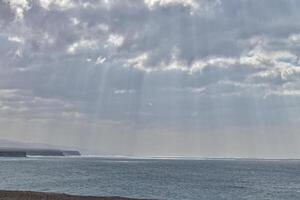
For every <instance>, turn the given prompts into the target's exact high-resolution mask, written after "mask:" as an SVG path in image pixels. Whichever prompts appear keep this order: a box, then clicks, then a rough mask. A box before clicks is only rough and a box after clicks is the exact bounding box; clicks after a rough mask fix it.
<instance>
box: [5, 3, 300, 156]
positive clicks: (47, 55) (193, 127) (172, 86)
mask: <svg viewBox="0 0 300 200" xmlns="http://www.w3.org/2000/svg"><path fill="white" fill-rule="evenodd" d="M298 8H300V2H299V1H297V0H266V1H259V0H251V1H249V0H241V1H236V0H226V1H225V0H224V1H222V0H184V1H183V0H145V1H142V0H110V1H107V0H90V1H81V0H62V1H57V0H34V1H28V0H0V114H1V120H2V121H1V123H3V125H2V127H3V130H7V131H6V132H7V133H3V134H4V135H3V137H11V138H21V139H28V140H33V139H32V138H31V137H32V136H31V134H33V133H34V134H33V135H34V137H36V138H39V139H37V140H45V141H51V142H53V141H54V140H55V138H56V137H57V136H60V137H71V138H73V139H72V140H71V142H70V145H82V146H90V143H91V141H90V140H88V141H86V142H83V141H80V139H79V138H80V137H83V136H86V138H92V139H93V138H99V140H101V139H103V138H110V140H113V141H115V140H116V141H117V140H118V138H120V137H124V138H127V139H126V140H128V141H127V143H126V144H127V146H126V145H125V147H124V149H122V151H128V152H129V153H133V154H134V151H135V150H132V149H131V150H128V148H129V147H130V146H131V145H132V144H135V145H137V146H139V144H141V143H143V144H144V143H145V141H146V138H148V137H150V136H149V134H150V135H152V136H153V138H154V139H153V141H156V139H157V140H160V137H164V136H163V133H162V132H164V133H166V134H170V136H169V139H170V140H172V139H176V138H181V139H178V140H179V141H180V142H182V143H183V144H185V143H184V139H183V138H184V137H187V138H191V141H192V140H193V138H194V139H195V138H198V139H199V140H201V138H202V139H203V138H206V139H207V137H211V138H212V139H210V140H212V141H211V142H212V143H213V142H216V140H218V139H226V138H231V136H232V138H233V139H232V140H231V141H227V142H228V145H229V146H230V144H239V143H241V140H242V139H241V138H244V137H251V135H255V136H253V140H254V141H256V142H257V141H258V140H259V138H258V137H260V136H258V135H257V134H258V133H261V134H262V135H263V137H264V138H265V140H264V142H263V143H259V144H257V145H258V146H259V145H261V146H262V149H274V148H275V147H274V146H272V145H271V143H274V142H279V143H280V140H281V139H276V137H275V135H277V136H278V138H279V137H283V138H286V140H287V141H289V140H295V139H296V140H297V139H298V136H297V135H295V130H297V128H300V127H299V125H298V124H299V121H300V110H299V109H300V61H299V55H300V27H299V25H298V21H299V20H300V14H299V12H298ZM8 122H10V123H8ZM16 122H18V123H19V126H18V127H19V128H16V129H12V127H11V126H14V125H15V124H16ZM26 123H29V124H32V127H35V128H32V129H31V128H30V126H31V125H29V127H27V125H26V127H27V129H28V132H30V134H29V133H28V135H25V136H24V133H22V129H23V128H24V126H25V125H24V124H26ZM5 124H6V125H5ZM62 127H63V128H62ZM75 127H76V128H75ZM33 129H34V130H33ZM62 129H63V131H62ZM83 130H85V131H83ZM225 130H226V131H227V132H233V133H232V134H233V135H231V136H230V137H229V136H228V135H226V134H225V133H222V132H223V131H224V132H226V131H225ZM245 130H247V131H245ZM282 130H285V131H282ZM103 132H107V134H104V133H103ZM122 132H123V133H122ZM217 132H220V133H219V134H217V135H218V136H216V135H215V134H216V133H217ZM283 132H288V133H287V134H285V133H283ZM160 133H161V134H160ZM272 133H273V134H272ZM122 134H124V135H123V136H120V135H122ZM172 134H173V137H172ZM100 135H101V137H100ZM218 137H219V138H218ZM137 138H141V139H140V140H139V141H138V139H137ZM234 138H235V139H234ZM148 139H149V138H148ZM134 141H135V142H134ZM281 141H282V140H281ZM64 142H67V141H64V140H62V143H64ZM164 142H165V143H164V145H166V144H168V143H169V142H170V141H164ZM188 143H189V142H187V143H186V144H187V145H188ZM254 143H255V142H254ZM115 144H118V145H119V143H118V142H116V143H115ZM280 144H281V143H280ZM280 144H279V146H280ZM118 145H116V146H118ZM224 145H225V146H226V144H224ZM228 145H227V146H228ZM281 145H284V143H282V144H281ZM175 146H176V145H175ZM263 146H265V148H264V147H263ZM296 146H297V145H295V146H294V147H291V152H297V151H298V148H297V147H296ZM92 148H94V149H97V145H96V144H93V145H92ZM173 148H175V147H174V146H173ZM224 148H225V147H224ZM224 148H223V149H222V148H220V149H219V150H220V151H223V150H224ZM278 148H279V147H278ZM126 149H127V150H126ZM150 149H151V148H150ZM170 149H172V148H171V147H170ZM170 149H169V150H168V151H167V150H166V152H169V153H170V152H174V151H172V150H170ZM98 150H99V149H98ZM102 150H103V149H102ZM102 150H101V151H102ZM110 150H111V151H112V152H119V151H120V149H118V148H117V147H115V146H113V145H112V147H111V148H110ZM139 150H140V149H137V150H136V151H139ZM200 150H201V151H202V150H203V151H205V152H208V151H206V150H207V149H200ZM200 150H199V149H198V150H195V151H192V150H191V151H190V152H192V153H194V154H197V152H198V151H200ZM99 151H100V150H99ZM107 151H109V150H107ZM131 151H132V152H131ZM149 151H150V150H149ZM238 151H239V150H238V149H235V148H233V150H232V152H233V153H232V154H234V155H235V154H236V155H237V154H238ZM282 151H283V152H277V154H280V153H282V154H285V153H286V154H289V152H288V150H287V151H286V152H285V151H284V150H282ZM161 152H162V154H163V153H164V151H163V150H162V151H161ZM188 152H189V151H187V152H186V153H187V154H188ZM245 152H248V151H245ZM299 152H300V149H299ZM217 153H218V151H217V150H216V154H217ZM251 153H253V152H251V151H249V152H248V154H249V155H250V154H251ZM145 154H147V151H146V150H145ZM158 154H159V152H158ZM174 154H176V153H174ZM246 154H247V153H245V155H246ZM248 154H247V155H248Z"/></svg>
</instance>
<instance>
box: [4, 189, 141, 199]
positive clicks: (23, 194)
mask: <svg viewBox="0 0 300 200" xmlns="http://www.w3.org/2000/svg"><path fill="white" fill-rule="evenodd" d="M0 200H138V199H132V198H123V197H92V196H75V195H67V194H57V193H44V192H28V191H0Z"/></svg>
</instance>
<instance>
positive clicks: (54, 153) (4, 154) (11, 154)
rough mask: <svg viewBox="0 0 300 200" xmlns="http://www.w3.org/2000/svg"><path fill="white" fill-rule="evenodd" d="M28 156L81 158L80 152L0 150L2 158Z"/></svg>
mask: <svg viewBox="0 0 300 200" xmlns="http://www.w3.org/2000/svg"><path fill="white" fill-rule="evenodd" d="M27 156H80V152H78V151H65V150H56V149H18V148H0V157H27Z"/></svg>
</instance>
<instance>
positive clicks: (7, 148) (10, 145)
mask: <svg viewBox="0 0 300 200" xmlns="http://www.w3.org/2000/svg"><path fill="white" fill-rule="evenodd" d="M70 149H71V150H70ZM72 149H74V148H72V147H64V146H55V145H49V144H40V143H26V142H17V141H11V140H4V139H0V157H29V156H80V155H81V153H80V152H79V151H77V150H72Z"/></svg>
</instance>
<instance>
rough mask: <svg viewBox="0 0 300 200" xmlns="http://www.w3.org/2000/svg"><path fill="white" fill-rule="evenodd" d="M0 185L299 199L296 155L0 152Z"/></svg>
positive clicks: (171, 196)
mask: <svg viewBox="0 0 300 200" xmlns="http://www.w3.org/2000/svg"><path fill="white" fill-rule="evenodd" d="M1 189H2V190H3V189H5V190H32V191H45V192H62V193H69V194H79V195H95V196H125V197H136V198H145V199H166V200H185V199H186V200H193V199H195V200H199V199H205V200H211V199H228V200H229V199H230V200H232V199H251V200H252V199H253V200H254V199H255V200H256V199H259V200H264V199H270V200H277V199H278V200H279V199H280V200H289V199H300V161H298V160H168V159H166V160H163V159H159V160H155V159H108V158H92V157H87V158H85V157H81V158H80V157H78V158H75V157H74V158H17V159H14V158H11V159H8V158H1V159H0V190H1Z"/></svg>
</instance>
